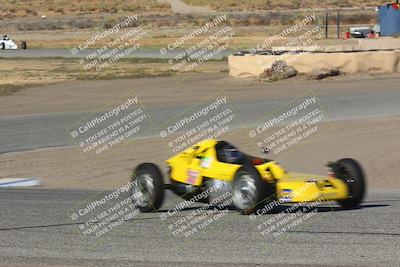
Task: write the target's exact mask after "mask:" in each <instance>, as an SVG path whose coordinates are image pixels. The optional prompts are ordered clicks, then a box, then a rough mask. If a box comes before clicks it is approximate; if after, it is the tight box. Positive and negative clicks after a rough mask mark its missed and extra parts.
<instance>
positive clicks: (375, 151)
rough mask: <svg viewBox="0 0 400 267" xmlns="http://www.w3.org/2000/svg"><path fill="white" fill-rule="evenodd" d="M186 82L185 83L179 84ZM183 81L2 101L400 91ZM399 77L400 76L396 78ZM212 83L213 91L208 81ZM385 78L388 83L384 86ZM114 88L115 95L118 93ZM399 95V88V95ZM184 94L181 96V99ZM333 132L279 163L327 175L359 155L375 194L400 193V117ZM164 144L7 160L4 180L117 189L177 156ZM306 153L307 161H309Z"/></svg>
mask: <svg viewBox="0 0 400 267" xmlns="http://www.w3.org/2000/svg"><path fill="white" fill-rule="evenodd" d="M177 77H179V79H178V78H177ZM177 77H162V78H153V79H135V80H117V81H91V82H84V81H75V82H66V83H60V84H57V85H48V86H42V87H37V88H30V89H26V90H23V91H21V92H19V93H16V94H14V95H10V96H5V97H0V115H2V116H7V115H21V114H37V113H55V112H74V111H89V110H94V109H96V108H98V106H99V103H100V104H101V103H106V102H108V101H110V99H114V98H116V97H119V96H121V95H124V94H126V93H128V92H131V91H132V90H135V91H136V92H137V94H138V96H139V98H143V102H144V103H143V104H144V105H145V106H157V107H168V106H173V105H176V104H182V103H185V104H188V105H190V104H193V103H196V102H197V101H198V99H204V98H206V97H207V96H209V95H210V94H212V93H214V92H215V91H216V90H217V89H222V90H225V91H227V92H229V97H230V100H232V101H234V100H238V99H240V100H249V101H250V100H254V99H257V98H258V97H265V95H266V94H267V95H268V98H270V99H274V98H277V99H278V98H282V97H289V99H290V97H294V96H298V95H299V92H300V91H304V90H308V89H314V90H316V91H315V93H316V94H319V95H345V94H347V93H348V92H349V90H352V92H357V91H359V92H360V93H365V92H368V90H375V88H376V87H374V86H369V87H368V88H370V89H365V87H366V84H367V83H374V84H376V85H377V86H379V84H380V82H381V81H382V80H384V81H385V84H386V85H387V86H388V87H389V88H392V87H393V88H394V89H395V88H398V76H391V75H387V76H377V77H369V80H368V79H366V77H364V76H359V77H351V79H352V80H353V79H357V78H358V79H360V82H359V83H350V82H349V79H350V78H349V77H341V78H338V79H336V80H331V81H330V80H327V81H322V82H316V81H305V80H302V79H301V78H299V79H293V80H288V81H283V82H277V83H272V84H271V83H265V82H260V81H257V80H236V79H233V78H230V77H228V76H227V75H226V74H188V75H183V76H177ZM396 77H397V78H396ZM205 79H206V80H207V81H208V83H207V86H205V85H204V80H205ZM380 79H381V80H380ZM110 88H112V90H110ZM394 89H393V90H394ZM177 96H179V97H177ZM332 126H333V128H332V130H331V131H330V132H329V133H326V134H322V135H321V136H317V137H315V138H312V139H311V140H310V141H309V142H307V143H305V144H304V145H302V146H299V147H298V148H296V149H294V150H293V151H290V153H287V154H285V155H284V156H283V157H281V158H280V159H279V162H280V163H281V164H282V165H283V166H285V167H286V168H288V169H289V170H294V171H299V172H306V173H316V174H324V173H325V172H326V169H325V167H324V165H325V163H326V162H327V161H328V160H336V159H339V158H343V157H354V158H356V159H358V160H359V161H360V162H362V164H363V166H364V167H365V170H366V174H367V176H368V183H369V185H370V187H371V188H381V187H385V188H400V181H399V179H398V173H399V167H398V161H399V159H400V150H399V149H398V148H397V147H396V146H394V144H398V136H399V134H400V117H384V118H373V119H360V120H351V121H337V122H333V123H332ZM228 140H229V141H232V142H233V143H234V144H236V145H238V146H239V148H241V149H243V150H244V151H246V152H248V153H250V154H257V153H256V152H255V147H254V144H252V143H251V142H249V138H248V136H247V133H246V130H244V129H242V130H235V131H234V132H233V134H232V135H230V136H229V138H228ZM166 145H167V144H165V140H161V139H160V138H147V139H140V140H139V139H138V140H135V141H133V142H130V143H126V144H123V145H119V146H118V148H117V149H115V150H114V151H113V153H111V154H110V155H106V156H105V157H104V158H102V159H99V160H95V161H93V160H87V159H85V158H83V157H82V156H81V154H80V152H79V149H78V148H77V147H63V148H48V149H38V150H33V151H26V152H13V153H5V154H0V163H1V165H2V168H0V177H39V178H42V179H43V187H45V188H82V189H83V188H87V189H110V188H115V187H117V186H120V185H123V184H125V183H126V182H127V181H129V177H130V174H131V171H132V169H133V168H134V167H135V166H136V165H137V164H139V163H142V162H155V163H157V164H160V165H161V164H162V162H163V160H165V159H166V158H168V157H169V156H170V155H169V154H168V153H166V150H164V149H160V147H163V146H166ZM304 155H306V156H304Z"/></svg>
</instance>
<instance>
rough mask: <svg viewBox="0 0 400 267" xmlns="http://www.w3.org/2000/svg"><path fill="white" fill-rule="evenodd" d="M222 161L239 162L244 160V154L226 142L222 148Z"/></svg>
mask: <svg viewBox="0 0 400 267" xmlns="http://www.w3.org/2000/svg"><path fill="white" fill-rule="evenodd" d="M220 158H221V161H223V162H227V163H239V162H241V161H242V160H243V154H242V153H241V152H240V151H239V150H238V149H237V148H236V147H234V146H233V145H231V144H226V145H224V146H222V147H221V148H220Z"/></svg>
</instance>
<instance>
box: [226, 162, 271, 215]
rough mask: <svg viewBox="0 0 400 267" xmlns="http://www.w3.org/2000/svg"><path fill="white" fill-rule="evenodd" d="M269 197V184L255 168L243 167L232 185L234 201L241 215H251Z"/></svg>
mask: <svg viewBox="0 0 400 267" xmlns="http://www.w3.org/2000/svg"><path fill="white" fill-rule="evenodd" d="M246 187H247V189H246V191H245V190H244V188H246ZM267 197H269V195H268V190H267V184H266V183H265V182H264V181H263V180H262V178H261V176H260V173H259V172H258V171H257V169H256V168H254V167H253V166H242V167H240V168H239V169H238V171H237V172H236V174H235V178H234V181H233V184H232V201H233V205H234V207H235V208H236V209H237V210H239V211H240V212H241V213H243V214H246V215H249V214H251V213H254V212H255V211H256V210H257V209H258V208H259V207H261V206H262V205H263V204H264V203H265V200H266V198H267Z"/></svg>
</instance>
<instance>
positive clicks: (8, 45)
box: [0, 35, 27, 50]
mask: <svg viewBox="0 0 400 267" xmlns="http://www.w3.org/2000/svg"><path fill="white" fill-rule="evenodd" d="M20 48H21V49H26V48H27V46H26V42H25V41H22V42H21V47H20ZM5 49H18V45H17V44H16V43H15V42H14V41H13V40H11V39H10V38H8V36H7V35H3V37H1V39H0V50H5Z"/></svg>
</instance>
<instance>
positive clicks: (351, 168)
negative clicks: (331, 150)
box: [334, 158, 366, 209]
mask: <svg viewBox="0 0 400 267" xmlns="http://www.w3.org/2000/svg"><path fill="white" fill-rule="evenodd" d="M334 172H335V176H336V177H337V178H339V179H342V180H343V181H344V182H345V183H346V184H347V186H348V190H349V197H348V198H347V199H344V200H338V203H339V204H340V205H341V206H342V207H343V208H345V209H354V208H356V207H357V206H358V205H359V204H360V203H361V202H362V200H363V198H364V194H365V186H366V181H365V176H364V172H363V170H362V168H361V166H360V164H359V163H358V162H357V161H355V160H354V159H350V158H346V159H341V160H339V161H337V162H336V167H335V170H334Z"/></svg>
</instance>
